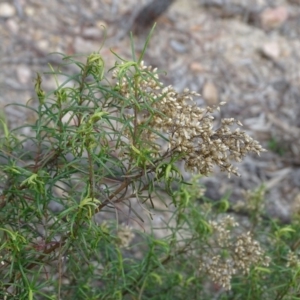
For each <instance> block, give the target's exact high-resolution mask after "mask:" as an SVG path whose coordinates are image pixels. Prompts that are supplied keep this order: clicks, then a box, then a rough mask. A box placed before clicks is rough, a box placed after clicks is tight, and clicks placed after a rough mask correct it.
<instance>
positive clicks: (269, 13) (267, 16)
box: [260, 6, 289, 30]
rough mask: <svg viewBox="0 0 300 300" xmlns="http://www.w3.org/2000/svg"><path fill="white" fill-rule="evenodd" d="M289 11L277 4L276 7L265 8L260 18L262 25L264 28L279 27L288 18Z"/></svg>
mask: <svg viewBox="0 0 300 300" xmlns="http://www.w3.org/2000/svg"><path fill="white" fill-rule="evenodd" d="M288 16H289V13H288V11H287V8H286V7H285V6H278V7H276V8H267V9H265V10H264V11H263V12H262V13H261V15H260V20H261V24H262V27H263V28H264V29H266V30H269V29H275V28H278V27H280V26H281V25H282V24H283V23H284V22H285V21H286V20H287V18H288Z"/></svg>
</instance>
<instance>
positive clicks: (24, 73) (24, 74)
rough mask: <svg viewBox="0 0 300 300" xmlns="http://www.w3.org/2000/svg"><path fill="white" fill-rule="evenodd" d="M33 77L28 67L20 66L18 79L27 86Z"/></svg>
mask: <svg viewBox="0 0 300 300" xmlns="http://www.w3.org/2000/svg"><path fill="white" fill-rule="evenodd" d="M31 75H32V74H31V70H30V69H29V68H28V67H27V66H24V65H20V66H19V67H18V68H17V77H18V80H19V82H21V83H22V84H27V83H28V82H29V80H30V79H31Z"/></svg>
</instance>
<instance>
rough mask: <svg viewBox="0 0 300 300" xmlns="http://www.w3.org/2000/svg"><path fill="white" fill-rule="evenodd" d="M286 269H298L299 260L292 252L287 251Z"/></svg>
mask: <svg viewBox="0 0 300 300" xmlns="http://www.w3.org/2000/svg"><path fill="white" fill-rule="evenodd" d="M286 266H287V268H290V267H291V268H294V267H295V268H299V266H300V260H299V258H298V255H297V254H296V253H295V252H293V251H289V253H288V255H287V263H286Z"/></svg>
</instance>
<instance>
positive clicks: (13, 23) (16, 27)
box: [0, 8, 19, 34]
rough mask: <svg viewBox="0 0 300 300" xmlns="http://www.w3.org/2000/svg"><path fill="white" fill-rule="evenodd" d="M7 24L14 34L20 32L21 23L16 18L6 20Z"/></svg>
mask: <svg viewBox="0 0 300 300" xmlns="http://www.w3.org/2000/svg"><path fill="white" fill-rule="evenodd" d="M0 9H1V8H0ZM6 26H7V28H8V30H9V31H10V32H11V33H13V34H17V33H18V32H19V24H18V23H17V22H16V20H15V19H8V20H7V21H6Z"/></svg>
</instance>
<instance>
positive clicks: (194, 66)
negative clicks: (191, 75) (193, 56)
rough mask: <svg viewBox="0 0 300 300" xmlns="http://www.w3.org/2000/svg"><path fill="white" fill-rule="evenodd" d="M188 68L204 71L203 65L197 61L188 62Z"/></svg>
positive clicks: (194, 70)
mask: <svg viewBox="0 0 300 300" xmlns="http://www.w3.org/2000/svg"><path fill="white" fill-rule="evenodd" d="M190 70H191V71H193V72H199V73H200V72H204V71H205V68H204V67H203V65H202V64H201V63H199V62H192V63H191V64H190Z"/></svg>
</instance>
